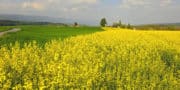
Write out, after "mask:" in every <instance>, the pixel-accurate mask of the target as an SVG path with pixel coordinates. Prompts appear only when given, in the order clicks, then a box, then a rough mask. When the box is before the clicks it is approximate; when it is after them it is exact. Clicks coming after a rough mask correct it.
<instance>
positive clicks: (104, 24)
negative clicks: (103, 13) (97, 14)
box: [100, 18, 107, 27]
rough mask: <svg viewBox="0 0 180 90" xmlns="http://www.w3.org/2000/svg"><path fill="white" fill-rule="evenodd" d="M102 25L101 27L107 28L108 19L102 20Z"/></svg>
mask: <svg viewBox="0 0 180 90" xmlns="http://www.w3.org/2000/svg"><path fill="white" fill-rule="evenodd" d="M100 25H101V26H102V27H105V26H106V25H107V21H106V18H102V19H101V21H100Z"/></svg>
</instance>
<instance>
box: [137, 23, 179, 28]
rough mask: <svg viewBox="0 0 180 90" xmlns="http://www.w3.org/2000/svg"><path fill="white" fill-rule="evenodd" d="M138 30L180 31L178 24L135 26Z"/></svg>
mask: <svg viewBox="0 0 180 90" xmlns="http://www.w3.org/2000/svg"><path fill="white" fill-rule="evenodd" d="M134 28H136V29H139V30H180V23H169V24H148V25H137V26H134Z"/></svg>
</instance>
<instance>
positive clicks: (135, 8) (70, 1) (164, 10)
mask: <svg viewBox="0 0 180 90" xmlns="http://www.w3.org/2000/svg"><path fill="white" fill-rule="evenodd" d="M179 11H180V0H0V14H22V15H38V16H50V17H60V18H67V19H76V20H78V21H79V22H84V23H85V24H92V25H97V24H98V23H99V20H100V19H101V18H103V17H105V18H106V19H107V21H108V23H109V24H112V23H113V22H116V21H119V20H121V21H122V22H124V23H131V24H147V23H171V22H180V12H179Z"/></svg>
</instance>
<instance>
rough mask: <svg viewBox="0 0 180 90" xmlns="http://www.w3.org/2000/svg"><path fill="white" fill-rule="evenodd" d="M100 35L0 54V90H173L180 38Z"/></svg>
mask: <svg viewBox="0 0 180 90" xmlns="http://www.w3.org/2000/svg"><path fill="white" fill-rule="evenodd" d="M104 29H105V30H106V31H104V32H97V33H94V34H90V35H81V36H77V37H71V38H68V39H66V40H64V41H61V40H52V41H51V42H48V43H46V45H45V46H44V47H43V48H42V47H39V46H38V45H37V43H36V42H32V43H31V44H24V47H23V48H20V45H19V44H18V43H16V44H15V45H12V46H11V48H7V47H5V46H1V48H0V89H3V90H6V89H14V90H21V89H25V90H32V89H34V90H36V89H40V90H44V89H50V90H73V89H87V90H179V89H180V88H179V86H180V43H179V42H180V32H179V31H174V32H170V31H132V30H126V29H113V28H104Z"/></svg>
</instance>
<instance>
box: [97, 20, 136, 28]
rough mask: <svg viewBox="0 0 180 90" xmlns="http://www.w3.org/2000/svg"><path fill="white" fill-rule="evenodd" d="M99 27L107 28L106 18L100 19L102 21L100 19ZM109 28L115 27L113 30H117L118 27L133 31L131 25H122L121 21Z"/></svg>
mask: <svg viewBox="0 0 180 90" xmlns="http://www.w3.org/2000/svg"><path fill="white" fill-rule="evenodd" d="M100 26H101V27H105V26H107V20H106V18H102V19H101V21H100ZM111 27H115V28H118V27H119V28H127V29H133V26H132V25H131V24H123V23H122V22H121V20H119V22H114V23H113V24H112V26H111Z"/></svg>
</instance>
